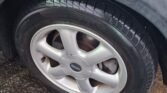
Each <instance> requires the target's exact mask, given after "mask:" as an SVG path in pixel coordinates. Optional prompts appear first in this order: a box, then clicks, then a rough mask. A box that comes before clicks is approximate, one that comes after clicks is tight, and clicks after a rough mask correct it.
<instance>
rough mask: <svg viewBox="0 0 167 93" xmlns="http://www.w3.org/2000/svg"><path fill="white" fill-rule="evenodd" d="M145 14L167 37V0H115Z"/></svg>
mask: <svg viewBox="0 0 167 93" xmlns="http://www.w3.org/2000/svg"><path fill="white" fill-rule="evenodd" d="M115 1H116V2H119V3H121V4H123V5H125V6H127V7H129V8H131V9H133V10H134V11H136V12H137V13H139V14H141V15H142V16H144V17H145V18H146V19H147V20H149V21H150V22H151V23H152V24H153V25H154V26H155V27H157V28H158V29H159V30H160V32H161V34H162V35H163V36H164V37H165V38H166V39H167V29H166V27H167V11H166V9H167V1H166V0H115Z"/></svg>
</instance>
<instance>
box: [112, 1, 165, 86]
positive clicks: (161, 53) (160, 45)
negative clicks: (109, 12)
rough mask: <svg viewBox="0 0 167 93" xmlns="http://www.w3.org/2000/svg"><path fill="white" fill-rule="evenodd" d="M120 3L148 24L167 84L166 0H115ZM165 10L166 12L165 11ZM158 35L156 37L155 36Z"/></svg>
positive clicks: (145, 24)
mask: <svg viewBox="0 0 167 93" xmlns="http://www.w3.org/2000/svg"><path fill="white" fill-rule="evenodd" d="M115 1H116V2H118V3H119V4H122V5H123V6H126V7H128V8H130V9H132V11H134V12H136V13H137V15H139V16H140V18H141V19H140V18H139V19H138V20H139V21H141V20H142V22H143V21H144V26H148V30H149V34H150V35H151V37H152V40H153V41H154V43H155V45H156V48H157V52H158V57H159V60H158V61H159V64H160V66H161V70H162V74H163V81H164V84H166V85H167V63H166V60H167V50H165V49H167V29H166V27H167V12H165V9H166V8H164V7H161V6H163V5H166V6H167V2H166V1H165V0H160V1H155V0H115ZM164 12H165V13H164ZM155 37H156V38H155Z"/></svg>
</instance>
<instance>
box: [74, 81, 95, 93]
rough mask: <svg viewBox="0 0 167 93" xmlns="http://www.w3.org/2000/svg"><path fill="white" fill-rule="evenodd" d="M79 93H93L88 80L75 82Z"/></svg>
mask: <svg viewBox="0 0 167 93" xmlns="http://www.w3.org/2000/svg"><path fill="white" fill-rule="evenodd" d="M77 83H78V87H79V89H80V92H81V93H93V91H94V88H93V87H92V86H91V84H90V81H89V79H84V80H77Z"/></svg>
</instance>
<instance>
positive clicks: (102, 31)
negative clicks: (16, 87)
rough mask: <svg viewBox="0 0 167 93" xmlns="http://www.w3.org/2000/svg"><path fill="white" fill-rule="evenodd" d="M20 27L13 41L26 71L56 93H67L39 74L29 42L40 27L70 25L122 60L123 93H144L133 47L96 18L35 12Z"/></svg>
mask: <svg viewBox="0 0 167 93" xmlns="http://www.w3.org/2000/svg"><path fill="white" fill-rule="evenodd" d="M23 19H24V20H22V21H21V23H19V25H18V28H17V31H16V34H15V41H16V46H17V50H18V51H19V54H20V57H21V58H22V60H23V62H25V64H26V66H27V67H28V68H29V70H30V71H31V72H32V73H33V75H35V76H36V77H37V78H38V79H40V80H41V81H43V83H44V84H45V85H47V86H49V88H51V89H53V90H54V91H58V93H66V92H65V91H63V90H61V89H59V88H57V86H55V85H54V84H53V83H51V82H50V81H49V80H48V79H46V78H45V76H44V75H43V74H42V73H41V72H40V71H39V70H38V68H37V67H36V65H35V64H34V62H33V59H32V57H31V53H30V42H31V38H32V37H33V35H34V34H35V33H36V32H37V31H38V30H39V29H41V28H42V27H45V26H47V25H51V24H71V25H77V26H80V27H83V28H86V29H88V30H90V31H92V32H93V33H95V34H97V35H99V36H100V37H102V38H104V39H105V40H106V41H108V42H109V43H110V44H111V45H112V46H113V47H114V48H115V49H116V50H117V52H118V53H119V54H120V55H121V57H122V58H123V60H124V62H125V65H126V68H127V71H128V81H127V84H126V87H125V89H124V90H123V91H122V93H145V91H144V90H143V87H144V83H145V81H146V80H145V78H144V76H145V75H146V72H145V68H144V67H145V64H144V60H143V59H141V56H140V54H139V53H138V51H137V50H136V48H135V47H134V46H133V44H132V43H131V42H130V41H129V40H128V39H127V38H126V37H125V36H124V35H123V34H122V33H120V32H119V31H118V30H117V28H114V27H113V26H112V25H111V24H109V23H107V22H106V21H104V20H103V19H101V18H99V17H97V16H96V15H93V14H89V13H86V12H83V11H79V10H77V9H72V8H63V7H62V8H60V7H53V8H47V9H43V10H42V11H38V12H34V14H31V15H29V16H28V17H26V18H23Z"/></svg>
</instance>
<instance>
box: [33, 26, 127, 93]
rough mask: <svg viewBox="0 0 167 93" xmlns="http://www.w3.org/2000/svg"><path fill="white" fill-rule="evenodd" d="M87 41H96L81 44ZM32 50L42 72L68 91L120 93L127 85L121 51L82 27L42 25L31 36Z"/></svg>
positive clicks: (72, 92)
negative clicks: (89, 47)
mask: <svg viewBox="0 0 167 93" xmlns="http://www.w3.org/2000/svg"><path fill="white" fill-rule="evenodd" d="M81 37H82V38H81ZM87 40H89V41H92V42H93V43H92V42H90V43H89V45H88V44H85V45H84V44H82V43H83V42H84V41H86V43H88V42H89V41H87ZM93 44H94V47H93V48H91V49H88V46H93ZM83 45H84V46H86V48H82V47H83ZM30 51H31V55H32V58H33V60H34V63H35V65H36V66H37V68H38V69H39V70H40V72H41V73H42V74H43V75H44V76H45V77H46V78H47V79H48V80H49V81H51V82H52V83H53V84H54V85H56V86H58V87H59V88H61V89H63V90H65V91H67V92H69V93H119V92H120V91H121V90H122V89H123V88H124V87H125V85H126V82H127V70H126V66H125V64H124V61H123V59H122V58H121V56H120V55H119V53H118V52H117V51H116V50H115V49H114V48H113V47H112V46H111V45H110V44H109V43H108V42H107V41H105V40H104V39H103V38H101V37H100V36H98V35H96V34H94V33H92V32H91V31H89V30H86V29H84V28H82V27H78V26H74V25H68V24H53V25H48V26H46V27H43V28H41V29H40V30H39V31H37V32H36V33H35V34H34V36H33V37H32V40H31V43H30Z"/></svg>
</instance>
